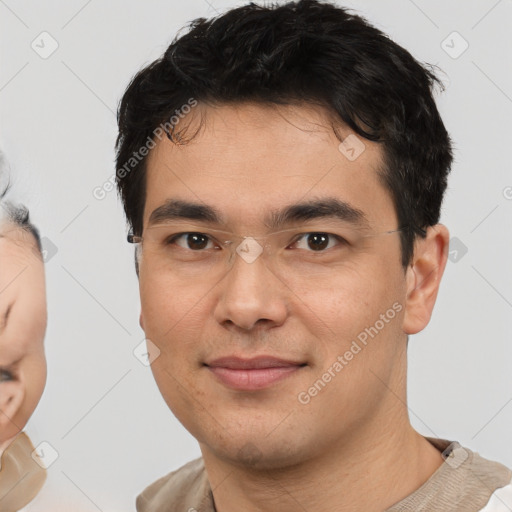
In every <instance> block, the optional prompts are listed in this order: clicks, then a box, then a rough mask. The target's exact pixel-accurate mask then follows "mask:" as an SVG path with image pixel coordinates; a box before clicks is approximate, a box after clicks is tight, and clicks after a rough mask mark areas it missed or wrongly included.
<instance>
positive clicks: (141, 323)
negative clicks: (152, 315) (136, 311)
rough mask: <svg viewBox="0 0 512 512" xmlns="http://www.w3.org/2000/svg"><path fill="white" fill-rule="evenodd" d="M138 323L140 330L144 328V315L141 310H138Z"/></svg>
mask: <svg viewBox="0 0 512 512" xmlns="http://www.w3.org/2000/svg"><path fill="white" fill-rule="evenodd" d="M139 324H140V327H141V329H142V330H144V315H143V314H142V311H141V312H140V316H139Z"/></svg>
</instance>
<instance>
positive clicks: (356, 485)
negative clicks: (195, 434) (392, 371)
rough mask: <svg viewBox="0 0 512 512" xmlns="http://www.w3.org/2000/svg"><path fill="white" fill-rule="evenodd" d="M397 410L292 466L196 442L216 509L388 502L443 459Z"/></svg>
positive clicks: (338, 507) (378, 507) (370, 507)
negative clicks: (234, 457) (227, 455)
mask: <svg viewBox="0 0 512 512" xmlns="http://www.w3.org/2000/svg"><path fill="white" fill-rule="evenodd" d="M396 402H398V401H396ZM400 410H401V413H402V417H401V419H400V421H396V419H395V420H393V421H390V418H389V417H388V418H386V419H383V418H380V419H379V421H373V422H372V425H370V426H366V427H365V426H363V427H361V426H360V427H359V428H358V430H357V432H355V433H353V434H352V435H348V436H344V438H343V440H341V441H340V442H339V443H338V445H337V446H332V447H331V448H332V449H330V450H329V452H328V453H323V454H321V455H320V456H318V457H316V458H313V459H309V460H304V461H302V463H301V464H298V465H294V466H293V467H287V468H282V467H281V468H278V469H272V470H264V471H262V470H254V469H253V468H247V467H241V466H240V465H239V464H234V463H232V462H230V461H226V459H220V458H218V457H216V456H215V455H214V454H213V453H212V452H211V451H210V450H208V448H207V447H205V446H204V445H201V450H202V452H203V459H204V463H205V468H206V472H207V474H208V479H209V481H210V484H211V487H212V489H213V495H214V500H215V506H216V510H217V512H235V511H239V510H244V511H245V512H271V511H274V510H279V511H280V512H295V511H296V510H322V509H325V510H331V511H333V512H348V511H353V510H366V511H382V510H385V509H387V508H389V507H391V506H392V505H393V504H395V503H397V502H399V501H400V500H402V499H403V498H405V497H406V496H408V495H409V494H411V493H412V492H414V491H415V490H416V489H418V488H419V487H420V486H421V485H422V484H423V483H425V482H426V481H427V480H428V479H429V478H430V476H431V475H432V474H433V473H434V472H435V471H436V470H437V469H438V468H439V467H440V466H441V464H442V462H443V459H442V456H441V454H440V452H439V451H438V450H437V449H436V448H435V447H434V446H432V445H431V444H430V443H429V442H428V441H427V440H426V439H425V438H424V437H423V436H421V435H420V434H418V433H417V432H416V431H415V430H414V429H413V428H412V427H411V425H410V423H409V420H408V417H407V413H406V408H405V407H403V405H402V406H401V407H400ZM382 425H391V426H390V427H388V428H387V429H386V428H384V429H383V428H382Z"/></svg>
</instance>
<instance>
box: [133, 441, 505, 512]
mask: <svg viewBox="0 0 512 512" xmlns="http://www.w3.org/2000/svg"><path fill="white" fill-rule="evenodd" d="M426 439H427V440H428V441H429V442H430V443H431V444H432V445H434V446H435V447H436V448H437V449H438V450H439V451H440V452H443V458H444V459H445V463H444V464H442V465H441V466H440V467H439V468H438V469H437V470H436V471H435V473H434V474H433V475H432V476H431V477H430V478H429V479H428V480H427V481H426V482H425V483H424V484H423V485H422V486H421V487H420V488H419V489H417V490H416V491H414V492H413V493H412V494H410V495H409V496H407V497H406V498H404V499H403V500H401V501H400V502H398V503H395V504H394V505H393V506H392V507H391V508H388V509H387V510H385V511H384V512H413V511H414V512H432V511H436V512H444V511H450V512H478V511H482V509H484V507H485V511H484V512H494V511H496V512H498V511H500V510H511V509H510V508H509V507H508V506H507V507H506V508H501V507H502V504H503V499H501V498H500V496H496V492H495V491H496V490H497V489H500V490H501V488H505V490H506V492H507V493H508V494H507V496H511V495H512V485H511V479H512V471H510V469H508V468H506V467H505V466H503V465H502V464H500V463H498V462H493V461H489V460H487V459H484V458H483V457H480V455H478V453H474V452H472V451H471V450H469V449H467V448H463V447H462V446H460V444H459V443H452V442H451V441H447V440H445V439H435V438H431V437H427V438H426ZM448 448H449V449H448ZM507 499H508V498H507ZM493 503H497V505H493ZM511 505H512V504H511ZM137 511H138V512H176V511H183V512H215V506H214V502H213V494H212V491H211V488H210V484H209V482H208V479H207V476H206V471H205V468H204V463H203V459H202V458H199V459H196V460H193V461H192V462H189V463H188V464H185V466H183V467H181V468H180V469H178V470H177V471H173V472H172V473H169V474H168V475H166V476H164V477H162V478H160V479H159V480H157V481H156V482H154V483H153V484H151V485H150V486H149V487H147V488H146V489H145V490H144V491H143V492H142V493H141V494H140V495H139V496H138V497H137Z"/></svg>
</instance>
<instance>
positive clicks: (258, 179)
mask: <svg viewBox="0 0 512 512" xmlns="http://www.w3.org/2000/svg"><path fill="white" fill-rule="evenodd" d="M196 108H197V110H194V111H193V112H192V113H191V114H189V115H188V116H186V117H185V118H184V119H182V120H180V121H179V123H183V124H182V126H180V125H179V123H178V125H177V126H176V130H177V131H178V133H179V131H180V130H182V129H183V130H185V138H186V137H187V135H189V134H195V136H194V137H193V138H192V139H191V140H190V141H188V142H187V143H186V144H183V145H176V144H174V143H172V142H171V141H169V140H167V139H166V138H164V139H162V140H161V141H159V142H157V145H156V147H155V148H154V149H153V150H151V152H150V154H149V156H148V160H147V166H146V168H147V175H146V204H145V210H144V226H146V225H147V223H148V220H149V217H150V215H151V213H152V212H153V211H154V209H155V208H157V207H159V206H161V205H162V204H163V203H165V202H166V201H168V200H169V199H170V198H172V199H178V200H186V201H191V202H195V203H204V204H207V205H211V206H215V207H216V209H218V210H220V211H224V212H225V213H226V215H227V216H231V217H232V216H233V215H234V216H236V217H237V219H236V220H237V222H238V221H241V220H242V219H243V221H244V222H246V223H248V224H250V223H260V224H261V221H262V219H263V218H264V217H265V215H266V214H267V213H268V212H269V211H270V210H275V209H276V207H278V206H279V205H283V206H284V205H290V204H293V203H298V202H301V203H302V202H306V201H308V200H311V199H322V198H323V197H327V196H328V197H333V196H335V197H337V198H339V199H340V200H342V201H344V202H346V203H348V204H351V205H353V206H354V207H355V208H357V209H358V210H361V211H364V212H365V215H366V216H367V217H368V218H369V220H370V221H371V222H372V221H373V222H378V221H382V220H386V221H393V219H394V208H393V204H392V200H391V196H390V194H389V192H388V190H387V189H385V188H384V186H383V185H382V183H381V181H380V178H379V176H378V172H379V170H380V169H381V165H382V164H381V162H382V148H381V147H380V145H379V144H377V143H373V142H370V141H368V140H366V139H362V138H361V137H359V136H356V135H355V134H354V133H353V132H351V131H350V130H349V129H347V128H346V127H343V126H341V125H339V124H338V125H335V127H336V130H337V131H338V134H339V137H340V139H341V140H343V141H344V143H343V144H340V140H339V139H338V138H337V137H336V135H335V132H334V130H333V126H332V121H331V118H330V117H329V115H328V112H327V111H326V110H325V109H323V108H320V107H313V106H310V105H302V106H298V105H293V106H291V105H289V106H279V107H276V106H270V105H261V104H253V103H246V104H237V105H221V106H217V107H213V106H205V105H201V104H200V105H199V106H198V107H196ZM231 221H233V219H231Z"/></svg>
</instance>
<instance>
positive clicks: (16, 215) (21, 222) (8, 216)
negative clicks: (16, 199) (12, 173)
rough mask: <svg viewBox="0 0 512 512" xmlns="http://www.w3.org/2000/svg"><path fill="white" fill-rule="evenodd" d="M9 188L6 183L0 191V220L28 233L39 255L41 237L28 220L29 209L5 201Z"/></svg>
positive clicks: (8, 184) (22, 205)
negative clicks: (33, 240) (32, 238)
mask: <svg viewBox="0 0 512 512" xmlns="http://www.w3.org/2000/svg"><path fill="white" fill-rule="evenodd" d="M10 188H11V186H10V183H7V185H5V186H4V187H3V190H2V191H0V208H1V210H2V211H0V219H1V220H2V221H3V222H10V223H12V224H14V225H15V226H17V227H19V228H21V229H23V230H25V231H26V232H27V233H30V234H31V235H32V236H33V237H34V239H35V241H36V245H37V248H38V250H39V253H41V254H42V252H43V248H42V244H41V235H40V234H39V230H38V229H37V228H36V226H34V224H32V222H31V220H30V212H29V209H28V208H27V207H26V206H25V205H24V204H17V203H13V202H12V201H7V200H5V196H6V195H7V193H8V192H9V190H10Z"/></svg>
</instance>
